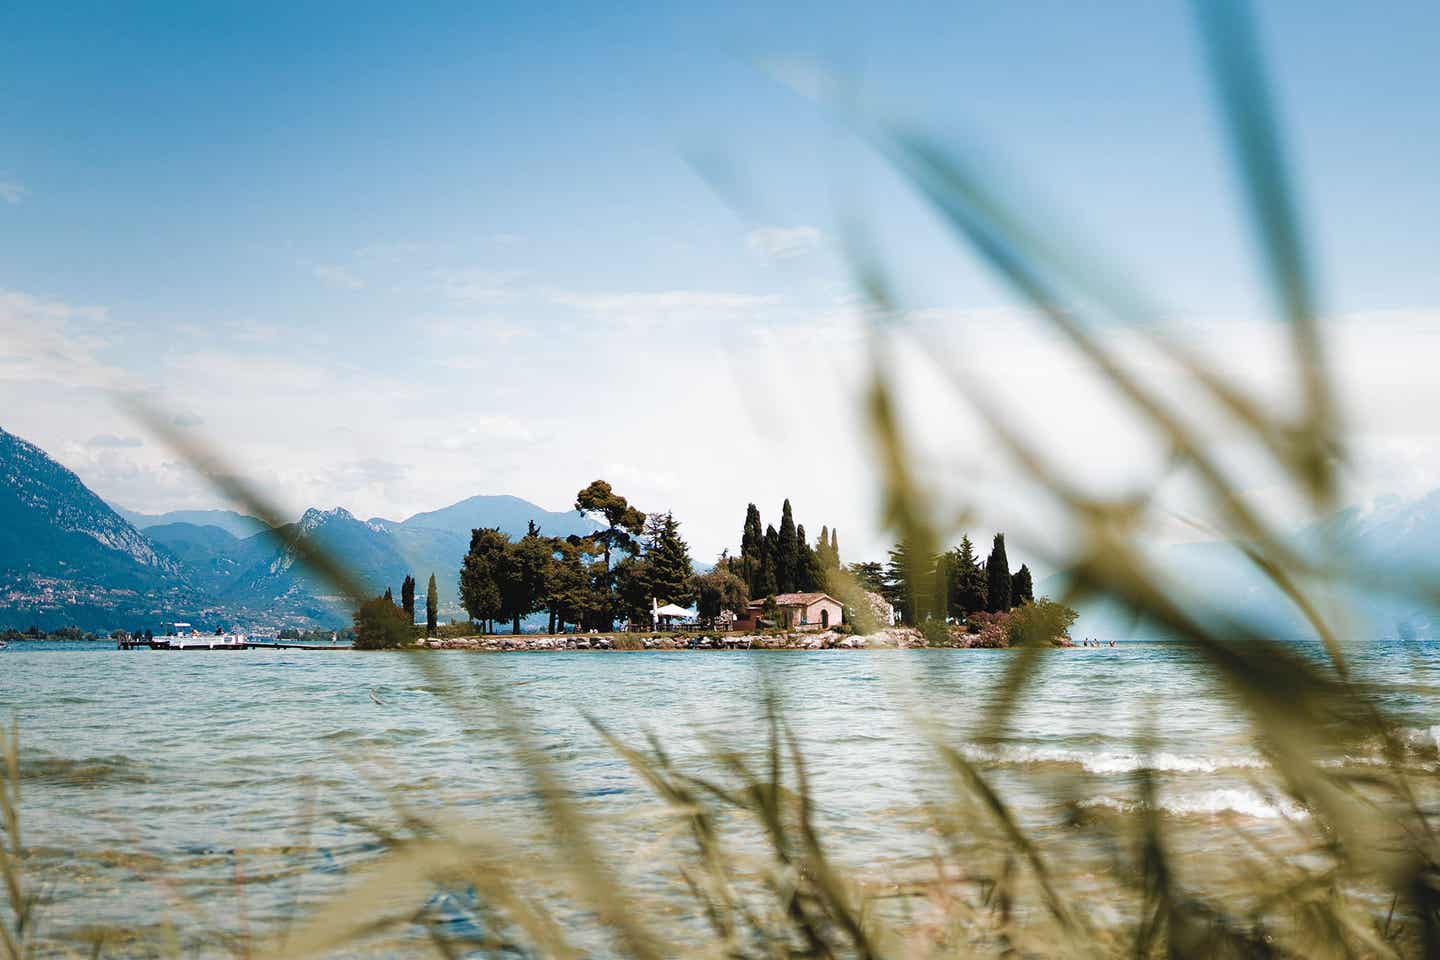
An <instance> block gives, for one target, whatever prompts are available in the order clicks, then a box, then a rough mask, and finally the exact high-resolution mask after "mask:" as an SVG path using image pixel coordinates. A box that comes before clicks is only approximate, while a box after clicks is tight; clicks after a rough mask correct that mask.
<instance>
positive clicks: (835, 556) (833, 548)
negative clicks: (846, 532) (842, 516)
mask: <svg viewBox="0 0 1440 960" xmlns="http://www.w3.org/2000/svg"><path fill="white" fill-rule="evenodd" d="M830 559H831V561H832V562H833V563H834V564H835V566H837V567H838V566H840V528H839V527H836V528H835V529H834V530H831V531H830Z"/></svg>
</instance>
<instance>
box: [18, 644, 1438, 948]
mask: <svg viewBox="0 0 1440 960" xmlns="http://www.w3.org/2000/svg"><path fill="white" fill-rule="evenodd" d="M1437 654H1440V650H1437V649H1434V648H1430V647H1427V646H1419V647H1416V646H1413V645H1412V646H1408V647H1403V648H1402V647H1399V646H1389V647H1376V648H1375V649H1372V650H1369V651H1367V652H1365V653H1364V654H1363V655H1362V656H1361V657H1360V658H1359V660H1358V666H1359V669H1360V670H1361V671H1362V672H1364V673H1365V675H1366V676H1367V677H1369V678H1371V679H1375V680H1377V681H1379V682H1382V683H1384V684H1385V685H1386V686H1387V689H1388V691H1389V692H1388V694H1387V706H1388V707H1389V708H1390V709H1391V710H1392V711H1393V712H1394V713H1395V714H1396V715H1397V716H1399V717H1400V718H1401V719H1402V723H1403V725H1404V726H1405V727H1406V728H1407V736H1408V737H1410V738H1411V739H1412V740H1413V741H1414V742H1416V743H1417V744H1419V745H1422V746H1427V747H1429V748H1433V747H1434V746H1435V734H1436V732H1437V731H1440V728H1437V727H1435V726H1434V725H1435V724H1440V656H1437ZM1014 657H1015V654H1014V653H1013V652H1011V651H992V650H953V651H952V650H918V651H826V652H806V653H796V652H761V651H744V652H739V651H737V652H706V653H697V652H646V653H623V654H620V653H554V654H509V655H485V654H473V653H465V652H431V653H427V654H419V655H412V654H399V653H354V652H348V651H322V652H317V651H248V652H225V653H220V652H217V653H169V652H157V651H128V652H121V651H116V650H114V649H112V648H110V645H109V644H104V643H100V644H73V643H66V644H44V643H12V644H11V645H10V647H9V648H8V649H6V650H3V651H0V718H4V719H5V720H7V721H8V719H9V718H10V717H12V716H13V717H14V719H15V720H16V722H17V723H18V725H19V731H20V738H21V748H22V749H21V753H22V774H23V789H24V793H23V810H22V814H23V826H24V831H25V832H24V839H25V844H26V846H27V847H30V848H33V850H34V853H33V854H32V856H31V858H30V860H31V866H32V869H33V870H35V871H36V872H37V873H40V874H43V875H44V876H45V877H46V879H47V880H48V881H49V882H50V883H51V884H52V885H53V897H54V902H53V903H52V904H51V906H50V907H49V908H48V909H47V910H46V915H45V920H46V923H47V926H48V928H49V929H50V931H51V933H52V934H55V935H61V934H64V933H65V932H66V931H73V930H77V929H80V928H82V927H84V926H86V925H90V924H96V923H102V924H103V923H122V924H123V923H132V924H140V925H141V926H151V925H153V924H156V923H158V922H159V921H160V920H161V919H162V918H167V917H168V918H170V919H171V920H173V922H174V923H175V924H176V925H177V926H178V927H179V928H180V929H181V930H182V938H183V931H185V930H187V929H190V928H194V929H209V930H211V931H214V930H221V931H231V932H233V931H234V930H236V929H238V928H239V927H241V926H243V927H244V928H245V929H247V930H256V931H262V932H263V931H266V930H270V929H273V928H274V926H275V925H276V924H278V923H281V922H283V920H284V918H285V917H286V916H288V914H289V912H290V911H291V909H292V908H293V906H294V903H295V902H296V901H297V900H299V901H303V902H309V901H311V900H314V899H323V898H324V897H325V896H327V895H329V894H331V893H333V892H334V891H337V890H340V889H342V888H343V887H344V886H345V884H346V883H347V882H349V879H350V878H351V877H352V876H353V875H354V873H355V871H356V870H357V869H358V868H360V867H362V866H363V865H364V864H366V863H367V862H368V861H370V860H372V859H374V858H375V857H376V856H377V855H378V853H379V851H380V849H381V845H380V844H379V842H378V841H377V840H376V839H375V835H374V833H373V832H372V831H371V830H370V829H369V828H368V827H367V826H365V823H364V821H367V820H375V821H381V822H390V821H391V820H393V811H392V809H391V806H390V803H389V801H388V800H387V799H386V798H387V796H391V795H393V796H398V797H400V798H402V799H403V800H404V801H405V802H406V803H410V804H413V805H415V806H416V807H418V808H423V809H426V810H446V811H451V812H458V813H459V814H460V815H461V816H465V817H470V818H473V819H475V820H477V821H478V822H483V823H486V824H487V825H491V826H497V825H498V828H499V829H503V830H507V831H511V832H513V833H515V834H516V835H517V836H518V835H520V834H524V833H525V832H526V831H527V830H533V829H534V828H535V824H536V817H535V814H534V807H533V797H532V796H530V795H529V792H528V791H529V788H528V786H527V781H526V780H525V778H524V776H523V774H522V772H521V770H520V768H519V767H518V765H517V763H516V761H515V759H514V758H513V756H511V754H510V752H509V751H508V749H507V747H506V746H505V743H504V742H503V741H502V739H501V738H500V737H499V736H498V735H497V730H496V725H495V721H494V717H493V710H492V709H491V707H490V702H489V701H488V700H486V699H485V697H484V696H483V693H484V691H485V690H487V689H491V688H499V689H502V690H505V691H507V692H508V694H509V696H510V697H511V698H512V699H513V701H514V702H515V703H517V704H518V705H519V706H520V707H521V708H522V710H523V713H524V716H525V717H526V720H525V726H526V729H527V730H528V731H529V732H530V733H531V734H532V735H533V737H534V738H535V740H536V741H537V742H538V743H539V744H540V746H541V747H543V748H544V750H545V752H546V755H547V756H549V757H551V758H552V760H553V761H554V762H555V763H557V764H559V766H560V768H561V770H562V771H563V772H564V774H565V775H566V778H567V782H568V783H569V785H570V786H571V787H572V788H573V789H574V791H575V793H576V795H577V796H578V797H579V798H580V799H581V801H582V802H583V803H584V804H585V805H586V806H587V807H588V808H589V809H592V810H595V811H600V812H604V811H607V810H609V811H615V810H619V811H624V810H627V809H633V808H639V807H644V806H647V805H650V804H652V803H653V795H652V794H651V793H650V791H649V790H648V789H647V788H646V787H645V786H644V785H643V783H642V782H641V781H640V780H639V778H638V777H637V776H636V775H635V774H634V773H632V772H631V770H630V769H629V768H628V766H627V765H626V764H625V763H624V762H623V761H622V760H621V759H620V758H619V757H617V756H616V754H615V752H614V751H613V750H612V749H610V748H609V747H608V746H607V745H606V744H605V743H604V742H603V741H602V739H601V737H600V736H599V735H598V734H597V733H596V731H595V730H594V728H593V727H592V726H591V723H590V720H589V719H587V718H592V717H593V718H594V719H595V720H597V721H599V722H601V723H603V724H605V725H606V726H608V727H609V728H611V729H612V730H614V731H615V732H617V733H618V734H620V735H621V736H622V737H625V738H627V739H630V740H634V741H638V740H639V737H640V735H641V734H642V733H643V732H645V731H647V730H648V731H653V732H654V733H655V734H656V735H657V736H658V737H659V738H660V740H661V741H662V742H663V743H664V744H665V745H666V747H667V749H668V750H669V751H670V752H671V754H672V756H673V757H674V759H675V761H676V763H677V764H679V765H681V766H685V765H687V764H690V765H693V767H694V768H695V769H697V770H701V769H709V767H707V763H708V761H707V760H706V758H705V751H706V744H707V742H709V741H714V742H720V743H724V744H727V745H730V746H733V747H735V748H737V749H739V750H741V751H743V752H748V753H759V752H761V751H763V748H764V745H765V739H764V733H765V725H764V720H763V715H764V700H763V692H764V691H765V690H766V689H767V687H769V688H773V689H775V690H777V691H779V692H780V693H781V695H782V696H783V699H784V702H785V710H786V716H787V717H788V719H789V722H790V723H791V724H792V725H793V728H794V730H795V731H796V733H797V735H798V737H799V739H800V741H801V743H802V744H803V746H804V752H805V755H806V758H807V762H808V769H809V773H810V775H811V777H812V779H813V786H814V788H815V791H816V794H817V798H818V800H819V807H820V811H821V815H822V818H823V820H824V821H825V823H826V825H827V827H828V829H829V836H830V838H831V843H832V845H834V846H835V847H836V850H835V853H836V854H837V856H838V857H840V858H842V859H844V860H845V861H847V862H848V863H851V864H857V865H860V866H862V867H872V868H877V869H878V868H880V867H883V866H884V865H887V864H896V863H903V862H906V861H911V860H914V859H916V858H920V857H923V856H925V855H927V854H928V853H929V852H931V850H932V849H933V847H932V845H933V843H934V838H933V836H931V835H930V834H929V833H927V831H926V830H925V829H924V819H923V816H921V815H920V813H919V812H918V811H920V810H921V809H922V808H923V807H924V805H925V804H926V803H928V802H940V801H942V800H943V798H944V797H945V796H946V789H947V786H946V779H945V776H944V774H943V773H942V771H941V770H940V769H939V767H938V765H937V764H936V763H934V762H933V757H934V751H933V750H932V748H931V744H930V742H929V741H928V740H927V736H928V735H929V733H927V731H928V730H929V725H930V724H931V723H934V724H937V725H938V727H939V728H940V730H941V735H943V736H944V737H945V738H946V739H947V740H948V741H950V742H953V743H957V744H960V745H962V746H963V747H964V749H965V750H966V752H967V753H969V754H970V756H972V758H974V759H975V760H977V761H979V762H980V764H981V767H982V769H984V770H985V771H986V772H987V774H988V775H989V776H990V777H991V778H992V780H993V782H995V783H996V784H997V786H998V787H1000V788H1001V789H1002V790H1003V791H1004V793H1005V795H1006V796H1007V797H1008V798H1010V799H1011V800H1012V802H1014V803H1015V804H1016V805H1017V807H1018V808H1019V812H1020V813H1021V815H1022V816H1024V817H1027V818H1032V819H1033V820H1034V821H1035V822H1041V821H1043V820H1044V818H1045V817H1046V816H1047V815H1048V814H1047V811H1049V812H1050V813H1051V814H1053V810H1054V806H1055V801H1056V791H1059V790H1060V789H1061V787H1059V786H1057V785H1058V784H1061V783H1063V784H1065V785H1066V786H1065V787H1064V788H1063V789H1064V790H1066V791H1069V798H1070V799H1072V800H1075V801H1077V802H1078V803H1080V804H1081V805H1082V806H1085V807H1088V808H1091V809H1095V810H1099V811H1104V810H1118V809H1126V808H1128V807H1129V806H1130V805H1133V803H1134V802H1135V792H1136V790H1135V788H1136V776H1137V775H1136V771H1137V770H1138V769H1139V768H1140V767H1141V766H1142V764H1143V762H1144V761H1143V760H1142V751H1141V749H1140V748H1139V747H1137V737H1138V736H1139V734H1140V732H1141V730H1142V729H1145V728H1147V723H1149V722H1150V721H1153V723H1154V725H1155V737H1156V739H1155V741H1154V746H1153V748H1152V750H1151V752H1150V754H1149V757H1150V761H1149V762H1150V764H1151V765H1152V766H1153V767H1155V768H1157V769H1158V770H1160V771H1162V773H1163V775H1164V783H1163V786H1162V789H1161V793H1160V800H1161V802H1162V804H1163V805H1164V806H1165V807H1166V809H1167V810H1169V811H1170V813H1171V814H1172V815H1173V816H1174V817H1175V818H1177V819H1179V820H1184V821H1187V822H1190V823H1191V824H1192V825H1193V826H1195V828H1196V830H1197V831H1198V832H1197V833H1196V835H1197V836H1202V837H1203V836H1205V835H1206V833H1205V831H1206V829H1208V827H1207V825H1208V824H1209V823H1210V822H1211V821H1212V820H1214V821H1217V822H1218V821H1220V820H1232V819H1235V818H1239V819H1240V820H1243V821H1244V822H1245V823H1246V824H1247V825H1248V826H1249V827H1251V828H1253V829H1255V830H1258V831H1261V832H1263V831H1264V830H1266V829H1267V825H1270V824H1283V823H1284V822H1285V821H1284V819H1283V818H1284V817H1287V816H1292V817H1303V816H1304V812H1303V811H1300V810H1295V809H1291V808H1289V807H1288V805H1287V804H1286V803H1285V801H1283V800H1280V799H1277V798H1276V797H1274V796H1273V795H1271V796H1267V792H1266V790H1265V789H1264V787H1263V785H1260V784H1257V783H1256V780H1257V774H1258V773H1259V772H1260V771H1262V770H1263V762H1262V760H1261V758H1260V757H1259V756H1258V755H1257V754H1256V753H1255V752H1254V750H1253V748H1252V747H1251V746H1250V743H1249V738H1248V736H1247V728H1246V726H1245V723H1244V722H1243V720H1242V719H1241V718H1240V717H1239V716H1238V714H1237V711H1236V709H1235V707H1234V704H1233V703H1232V702H1231V701H1230V700H1229V699H1228V698H1227V697H1226V696H1224V695H1222V694H1221V693H1220V692H1219V691H1217V690H1216V689H1215V688H1214V686H1213V684H1212V683H1211V682H1210V681H1209V680H1208V679H1207V678H1206V676H1205V675H1204V674H1203V673H1202V672H1200V671H1198V670H1197V669H1195V668H1193V667H1192V666H1190V665H1188V664H1187V663H1186V661H1185V659H1184V658H1183V657H1182V656H1180V655H1179V654H1177V653H1176V652H1175V651H1174V650H1173V649H1172V648H1169V647H1167V646H1165V645H1162V644H1129V645H1122V646H1121V647H1119V648H1114V649H1112V648H1101V649H1074V650H1064V651H1056V652H1055V653H1054V654H1053V655H1052V656H1050V657H1049V658H1048V659H1047V662H1046V664H1045V666H1044V669H1043V673H1042V676H1041V679H1040V682H1039V683H1038V684H1037V686H1036V688H1035V689H1034V691H1033V692H1032V694H1031V695H1030V696H1029V697H1028V698H1027V700H1026V702H1025V706H1024V708H1023V709H1022V710H1021V711H1020V712H1019V713H1018V714H1017V715H1016V716H1015V717H1014V719H1013V721H1012V722H1011V723H1010V724H1009V725H1008V727H1007V730H1006V734H1005V737H1004V739H1002V740H1001V741H1000V742H998V743H992V744H988V745H986V746H984V747H980V746H978V745H975V744H973V743H969V742H968V739H969V738H970V737H973V735H974V734H975V732H976V731H977V730H978V729H979V728H980V725H981V722H982V719H983V717H984V716H985V712H986V710H987V707H988V705H989V704H990V702H991V699H992V697H993V695H994V691H995V689H996V688H997V687H998V685H999V682H1000V680H1001V678H1002V677H1003V675H1004V672H1005V671H1006V670H1007V668H1008V667H1009V665H1010V664H1011V663H1013V661H1014ZM424 666H428V667H429V668H431V670H432V671H433V672H426V670H424V669H422V667H424ZM457 704H458V705H459V706H458V709H457V707H456V705H457ZM1076 791H1078V792H1079V795H1075V793H1076ZM617 836H619V837H620V838H621V839H620V840H619V841H618V842H619V843H621V844H622V845H623V844H624V843H625V842H626V841H625V840H624V839H623V838H624V836H625V834H623V833H621V834H618V835H617ZM637 836H638V833H637ZM540 839H542V840H543V838H540ZM537 842H539V840H537ZM638 842H639V841H638V840H636V844H638ZM1197 842H1199V841H1197ZM621 852H622V853H625V854H629V853H633V851H621ZM157 877H159V878H163V881H161V882H157ZM240 881H243V883H242V882H240ZM242 890H243V892H241V891H242Z"/></svg>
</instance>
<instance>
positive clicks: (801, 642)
mask: <svg viewBox="0 0 1440 960" xmlns="http://www.w3.org/2000/svg"><path fill="white" fill-rule="evenodd" d="M951 636H952V642H951V643H948V644H944V646H947V647H972V646H1008V645H1009V644H1008V643H1005V644H998V643H985V642H983V640H982V638H981V637H980V636H978V635H972V634H966V633H965V632H964V631H961V630H955V631H953V632H952V635H951ZM967 640H980V641H981V642H967ZM415 645H416V646H417V647H423V648H428V649H431V650H477V651H484V652H490V653H510V652H515V653H520V652H541V651H556V650H617V651H626V650H884V649H890V650H908V649H913V648H916V647H929V646H932V644H931V643H930V642H929V641H928V640H927V639H926V638H925V635H924V634H922V633H921V632H920V631H919V630H916V629H914V628H913V627H888V628H886V629H884V630H880V631H877V632H876V633H871V634H867V635H865V636H856V635H854V634H844V633H837V632H836V631H834V630H820V631H813V632H804V633H787V634H758V633H757V634H732V633H694V634H675V635H666V636H634V635H626V634H585V633H568V634H564V635H563V636H551V635H534V636H527V635H525V634H520V635H519V636H515V635H513V634H505V635H500V636H494V635H492V636H478V637H454V638H447V639H441V638H438V637H431V638H428V639H421V640H417V641H416V642H415ZM1057 645H1064V646H1068V645H1069V643H1068V638H1066V640H1065V642H1063V643H1061V644H1057Z"/></svg>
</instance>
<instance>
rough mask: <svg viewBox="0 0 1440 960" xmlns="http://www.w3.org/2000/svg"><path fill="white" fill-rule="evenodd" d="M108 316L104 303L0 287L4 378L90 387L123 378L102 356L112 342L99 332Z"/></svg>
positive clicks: (0, 370) (1, 377)
mask: <svg viewBox="0 0 1440 960" xmlns="http://www.w3.org/2000/svg"><path fill="white" fill-rule="evenodd" d="M107 318H108V313H107V311H106V310H105V308H104V307H86V306H75V305H73V304H68V303H64V302H62V301H59V300H46V299H44V298H41V297H35V296H31V295H30V294H27V293H21V292H19V291H15V290H0V381H7V380H8V381H39V382H52V383H64V384H68V385H72V386H88V387H106V386H114V385H116V384H118V383H120V382H121V380H122V378H123V373H122V371H120V370H118V369H117V368H115V367H112V366H110V365H108V364H106V363H104V362H102V361H101V360H100V359H99V357H98V353H99V352H100V351H101V350H102V349H103V348H105V347H106V346H108V345H109V343H110V338H109V337H107V336H105V335H103V334H101V333H100V332H99V330H100V328H101V327H102V326H103V325H104V323H105V321H106V320H107Z"/></svg>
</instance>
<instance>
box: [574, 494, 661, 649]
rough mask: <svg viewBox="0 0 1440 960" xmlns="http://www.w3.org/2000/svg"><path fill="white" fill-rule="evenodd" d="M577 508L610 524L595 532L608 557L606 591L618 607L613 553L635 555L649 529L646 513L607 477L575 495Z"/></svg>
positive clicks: (612, 603) (609, 623)
mask: <svg viewBox="0 0 1440 960" xmlns="http://www.w3.org/2000/svg"><path fill="white" fill-rule="evenodd" d="M575 509H576V510H577V511H578V512H579V513H580V514H581V515H582V516H598V517H600V518H602V519H603V520H604V521H605V523H606V524H607V526H606V528H605V529H604V530H601V531H599V532H598V533H596V534H594V536H593V538H592V539H594V540H595V542H596V543H598V544H600V546H601V548H602V550H603V553H604V556H605V576H604V581H605V582H604V590H605V594H606V596H607V598H608V600H609V603H608V604H607V605H608V606H610V607H611V608H612V609H613V608H614V606H615V602H616V598H615V589H616V587H615V578H614V573H613V571H614V566H613V564H612V563H611V554H612V553H613V552H614V551H615V550H621V551H624V552H625V553H626V554H628V555H629V556H631V557H633V556H634V555H635V554H636V553H637V552H638V551H639V549H640V544H639V541H638V540H637V539H636V538H637V537H639V536H640V534H641V533H642V532H643V531H644V529H645V514H644V513H642V512H640V511H639V510H638V509H636V508H635V507H632V506H631V505H630V501H628V500H626V499H625V498H624V497H622V496H620V494H618V493H616V492H615V491H614V490H613V489H611V487H610V484H608V483H606V482H605V481H604V480H596V481H594V482H593V483H591V484H590V486H588V487H586V488H585V489H583V490H581V491H580V492H579V493H577V494H576V495H575ZM613 625H614V620H613V619H611V620H609V621H608V622H606V623H605V624H604V626H605V628H606V629H609V628H610V627H611V626H613Z"/></svg>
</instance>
